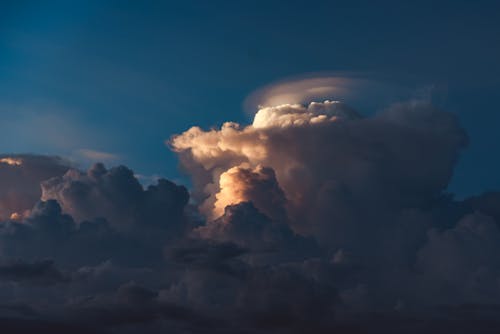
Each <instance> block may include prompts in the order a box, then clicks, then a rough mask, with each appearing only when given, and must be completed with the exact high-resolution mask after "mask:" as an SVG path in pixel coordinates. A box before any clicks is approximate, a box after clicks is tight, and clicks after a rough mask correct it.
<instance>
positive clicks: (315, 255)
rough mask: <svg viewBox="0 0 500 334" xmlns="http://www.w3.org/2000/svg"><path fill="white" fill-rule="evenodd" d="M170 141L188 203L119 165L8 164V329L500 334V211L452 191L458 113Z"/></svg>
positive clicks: (1, 289) (23, 160)
mask: <svg viewBox="0 0 500 334" xmlns="http://www.w3.org/2000/svg"><path fill="white" fill-rule="evenodd" d="M169 144H170V145H171V147H172V148H173V149H174V150H175V151H176V152H177V153H178V154H179V157H180V160H181V164H182V167H183V168H184V170H185V171H187V172H189V173H190V175H191V176H192V179H193V189H192V196H193V198H192V199H191V200H190V198H189V197H190V196H189V194H188V191H187V189H186V188H185V187H183V186H179V185H176V184H174V183H173V182H170V181H168V180H164V179H158V180H155V182H154V184H152V185H150V186H148V187H146V188H145V187H143V186H142V185H141V183H140V182H139V180H138V178H137V176H136V175H135V174H134V173H133V171H132V170H130V169H129V168H127V167H125V166H117V167H111V168H106V167H105V166H104V165H103V164H101V163H97V164H95V165H93V166H92V167H90V168H89V169H88V170H86V171H81V170H79V169H76V168H69V167H68V166H67V165H66V164H64V163H63V162H61V163H58V161H61V160H60V159H57V158H50V157H34V156H16V155H9V156H2V157H1V158H0V182H4V181H5V182H6V183H5V184H9V183H8V182H10V181H11V180H12V183H11V185H10V186H9V187H10V188H8V187H7V188H8V189H11V190H12V191H14V190H15V191H17V192H18V193H19V198H21V199H25V197H26V199H29V200H26V201H25V202H23V203H24V204H23V206H22V208H23V210H24V211H22V213H19V214H18V215H14V216H12V217H10V215H7V214H6V215H5V217H1V218H2V219H0V297H1V299H2V303H0V326H2V328H7V329H12V331H16V330H17V331H18V332H19V331H21V332H22V331H26V330H27V329H29V330H39V331H51V332H56V333H57V332H75V333H79V332H81V333H115V332H120V333H138V332H140V333H158V332H165V331H172V332H176V333H234V332H243V333H263V332H264V333H304V332H315V333H331V332H340V333H358V332H359V333H370V332H373V331H375V332H380V331H381V330H383V331H384V332H389V333H391V332H394V333H400V332H405V333H420V332H425V333H439V332H443V331H446V332H447V331H453V332H457V333H459V332H461V331H462V332H467V331H468V330H470V329H478V330H479V331H481V332H485V331H486V329H487V328H486V327H488V328H489V329H494V330H492V332H495V330H496V331H498V328H500V323H499V322H498V320H497V319H498V317H497V315H498V304H497V300H498V299H499V298H500V289H499V284H498V282H499V280H500V278H499V277H500V271H499V270H498V268H499V267H500V262H499V257H498V252H499V251H500V249H499V247H498V245H499V244H500V230H499V227H500V213H499V211H498V207H500V197H499V194H498V193H497V192H490V193H485V194H482V195H478V196H475V197H471V198H467V199H464V200H461V201H457V200H454V199H453V196H451V195H450V194H447V193H446V189H447V185H448V182H449V180H450V178H451V175H452V173H453V168H454V166H455V163H456V161H457V159H458V156H459V153H460V151H461V150H462V149H463V148H464V147H465V145H466V144H467V137H466V135H465V133H464V131H463V129H462V128H461V127H460V125H459V123H458V120H457V119H456V117H455V116H454V115H453V114H449V113H446V112H443V111H440V110H438V109H436V108H434V107H433V106H431V105H429V104H427V103H419V102H411V103H404V104H397V105H393V106H391V107H390V108H388V109H386V110H385V111H382V112H380V113H379V114H375V115H373V116H370V117H366V116H362V114H361V113H358V112H356V111H354V110H352V109H351V108H350V107H348V106H347V105H345V104H344V103H340V102H333V101H324V102H314V103H308V104H305V105H302V104H284V105H278V106H267V107H263V108H261V109H260V110H259V111H258V112H257V114H256V115H255V118H254V122H253V123H252V124H250V125H247V126H244V125H239V124H236V123H225V124H223V125H222V127H221V128H220V129H210V130H203V129H201V128H199V127H193V128H191V129H189V130H187V131H186V132H184V133H182V134H180V135H177V136H174V137H173V138H172V139H171V141H170V142H169ZM29 159H33V161H30V160H29ZM43 161H46V162H47V165H44V164H43V163H42V162H43ZM35 162H36V163H35ZM30 166H31V167H30ZM44 166H48V167H47V168H46V169H47V170H48V171H50V173H46V174H43V173H42V172H41V171H44V168H42V167H44ZM54 166H56V167H57V168H55V167H54ZM28 167H29V168H32V169H29V168H28ZM28 171H29V172H28ZM52 171H55V172H54V173H52ZM2 173H4V174H2ZM23 173H25V174H23ZM37 173H38V174H37ZM23 175H28V176H30V175H37V176H36V177H31V178H28V177H25V180H21V179H22V176H23ZM14 181H15V182H14ZM24 181H25V182H26V183H22V182H24ZM16 182H17V183H16ZM18 185H19V186H18ZM21 185H22V187H21ZM23 187H25V188H26V189H29V190H30V191H31V190H32V189H38V191H37V192H34V191H33V192H30V191H25V190H24V189H25V188H23ZM40 187H41V188H40ZM7 188H6V189H7ZM25 193H26V194H28V195H29V196H28V195H26V196H25V195H24V194H25ZM35 195H36V196H35ZM5 203H7V202H5ZM195 206H196V207H197V209H198V210H199V212H200V213H201V215H200V214H199V213H198V212H196V210H195ZM6 207H7V206H6ZM8 208H9V211H8V213H10V212H11V211H10V210H12V208H14V206H8ZM16 208H17V207H16ZM24 208H25V209H24ZM485 324H487V325H488V326H486V325H485ZM483 329H484V330H483Z"/></svg>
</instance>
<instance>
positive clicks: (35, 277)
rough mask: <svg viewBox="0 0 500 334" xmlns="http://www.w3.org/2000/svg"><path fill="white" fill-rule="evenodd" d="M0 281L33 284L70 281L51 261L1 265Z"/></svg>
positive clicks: (18, 262)
mask: <svg viewBox="0 0 500 334" xmlns="http://www.w3.org/2000/svg"><path fill="white" fill-rule="evenodd" d="M0 280H6V281H10V282H19V283H24V282H27V283H32V284H43V285H45V284H56V283H65V282H68V281H69V278H68V277H66V276H65V275H64V274H63V273H62V272H60V271H59V270H58V269H57V268H56V267H55V266H54V262H53V261H50V260H45V261H36V262H33V263H25V262H22V261H15V262H11V263H6V264H2V265H0Z"/></svg>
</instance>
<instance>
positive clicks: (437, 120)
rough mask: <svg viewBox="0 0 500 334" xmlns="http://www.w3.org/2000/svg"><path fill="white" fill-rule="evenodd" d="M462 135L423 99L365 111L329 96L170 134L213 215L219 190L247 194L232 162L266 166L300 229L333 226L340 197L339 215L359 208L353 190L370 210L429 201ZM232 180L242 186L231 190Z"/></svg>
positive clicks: (459, 146) (255, 199) (258, 204)
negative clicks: (246, 121)
mask: <svg viewBox="0 0 500 334" xmlns="http://www.w3.org/2000/svg"><path fill="white" fill-rule="evenodd" d="M311 110H313V111H314V112H312V111H311ZM297 115H298V116H297ZM297 119H298V120H300V121H296V120H297ZM313 119H317V120H318V121H315V122H312V121H311V120H313ZM304 120H307V121H304ZM256 124H257V126H256ZM466 143H467V138H466V135H465V133H464V131H463V130H462V128H461V127H460V126H459V124H458V121H457V120H456V118H455V117H454V116H453V115H451V114H448V113H444V112H441V111H439V110H437V109H435V108H434V107H432V106H430V105H427V104H419V103H411V104H401V105H396V106H393V107H392V108H390V109H388V110H387V111H385V112H383V113H380V114H377V115H375V116H373V117H368V118H364V117H360V116H358V115H357V113H355V112H353V111H351V110H350V109H349V108H348V107H343V106H342V105H340V106H338V104H336V103H332V102H329V101H325V102H323V103H311V104H309V105H308V106H307V107H301V106H296V105H282V106H279V107H275V108H264V109H261V110H259V112H257V114H256V115H255V118H254V123H253V124H252V125H248V126H246V127H243V126H240V125H238V124H235V123H225V124H224V125H223V126H222V127H221V128H220V129H219V130H216V129H212V130H209V131H203V130H201V129H200V128H197V127H193V128H191V129H189V130H188V131H186V132H184V133H183V134H181V135H178V136H174V137H173V138H172V140H171V142H170V144H171V146H172V147H173V149H174V150H175V151H176V152H178V153H179V155H180V160H181V164H182V166H183V168H184V169H185V170H187V171H188V172H189V174H190V175H191V176H192V178H193V184H194V186H195V191H194V196H195V198H196V199H198V200H199V201H202V202H203V204H202V205H201V211H202V213H204V214H205V215H206V216H207V217H209V218H210V217H211V218H213V217H216V216H218V215H220V212H221V205H220V204H218V206H216V203H217V196H219V198H224V195H225V194H231V196H229V197H231V199H232V202H233V203H231V204H235V201H237V200H238V196H234V193H239V194H240V193H242V192H241V190H238V187H240V184H242V183H245V181H243V179H244V177H243V174H241V173H240V174H241V176H242V178H241V180H242V181H241V182H236V181H235V177H234V176H235V175H236V174H235V169H233V168H235V167H237V168H238V166H243V167H244V168H246V169H249V170H252V169H255V168H259V167H258V166H261V167H260V168H267V169H269V170H270V169H272V170H273V171H274V174H275V177H276V181H277V185H278V186H279V188H281V190H282V191H283V193H284V197H285V198H286V199H287V213H288V215H289V217H290V219H292V221H293V224H294V228H295V230H296V231H297V232H301V233H315V231H314V230H313V227H314V228H315V227H316V226H318V225H321V224H323V223H324V224H329V221H331V217H326V218H327V220H328V221H324V222H322V220H325V219H324V218H321V217H320V216H319V215H318V213H319V212H320V211H322V210H323V211H325V210H330V209H334V208H336V206H337V204H336V202H337V201H339V202H338V206H339V208H338V209H339V210H338V213H337V214H340V212H345V214H351V213H352V214H357V212H358V211H359V207H357V208H353V212H351V213H349V212H346V210H347V209H349V208H348V205H346V204H347V203H345V201H347V200H348V198H350V201H351V202H357V203H360V204H362V205H365V206H366V207H365V208H364V210H367V209H370V210H371V209H377V208H382V207H383V206H395V207H412V206H420V205H422V204H423V203H424V202H427V201H429V200H432V199H433V198H434V197H436V196H438V195H439V194H440V193H441V191H443V190H444V189H445V188H446V186H447V184H448V182H449V180H450V178H451V175H452V171H453V167H454V165H455V162H456V161H457V159H458V154H459V152H460V150H461V149H462V148H463V147H464V146H465V145H466ZM229 176H231V178H230V182H226V181H227V179H228V177H229ZM221 181H223V182H221ZM229 184H234V185H236V187H235V188H234V189H232V190H231V189H228V185H229ZM247 186H252V187H256V185H255V184H252V185H251V184H249V183H248V182H247ZM245 189H246V190H245V193H246V194H247V196H246V197H245V198H240V199H239V200H241V201H243V200H251V201H253V202H254V204H255V205H256V207H257V209H259V210H262V211H263V212H265V211H266V209H265V208H264V205H263V203H262V202H264V201H259V196H253V197H252V198H248V197H249V194H251V191H249V190H248V187H247V188H245ZM226 197H227V196H226ZM326 197H328V198H326ZM220 202H222V203H224V201H220ZM322 203H324V205H323V204H322ZM318 206H321V207H318ZM325 214H326V212H325ZM346 218H347V217H343V220H345V219H346ZM312 220H315V221H316V222H313V221H312ZM318 232H319V233H321V231H318Z"/></svg>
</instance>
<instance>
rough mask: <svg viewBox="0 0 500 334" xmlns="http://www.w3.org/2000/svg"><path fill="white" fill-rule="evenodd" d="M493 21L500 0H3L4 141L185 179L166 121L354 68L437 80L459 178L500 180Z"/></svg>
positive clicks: (414, 80)
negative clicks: (459, 144) (460, 138)
mask: <svg viewBox="0 0 500 334" xmlns="http://www.w3.org/2000/svg"><path fill="white" fill-rule="evenodd" d="M498 22H500V3H499V2H495V1H491V2H480V1H474V2H472V1H441V2H439V3H435V2H434V3H432V2H429V3H428V4H424V3H422V2H412V3H410V2H407V3H405V2H394V3H393V4H389V3H385V5H384V6H381V4H380V3H376V2H374V1H367V2H358V1H307V2H306V1H304V2H295V1H248V2H247V1H245V2H243V1H227V2H226V1H213V2H208V1H181V2H173V1H163V2H154V1H44V2H40V1H33V2H28V1H12V2H11V3H9V2H8V1H2V2H1V4H0V133H1V136H0V139H1V140H0V151H1V152H5V153H10V152H34V153H44V154H47V153H49V154H60V155H63V156H69V157H73V158H75V159H82V156H81V155H82V153H81V152H82V150H95V151H102V152H109V153H112V154H116V155H118V156H119V159H117V160H116V161H115V163H125V164H127V165H129V166H131V167H132V168H133V169H134V170H135V171H136V172H137V173H140V174H144V175H155V174H156V175H162V176H166V177H168V178H173V179H177V178H179V177H180V176H179V172H178V170H177V163H176V159H175V157H174V155H173V154H172V153H171V152H169V150H168V149H167V147H166V146H165V144H164V141H165V139H168V138H169V137H170V136H171V135H173V134H175V133H180V132H182V131H184V130H185V129H187V128H189V127H190V126H192V125H200V126H203V127H209V126H213V125H218V124H220V123H222V122H224V121H228V120H232V121H238V122H248V121H249V119H250V117H249V115H247V114H245V113H244V111H243V102H244V100H245V98H246V97H247V96H248V95H249V94H250V93H251V92H252V91H254V90H255V89H258V88H259V87H261V86H263V85H266V84H269V83H271V82H273V81H276V80H280V79H283V78H287V77H290V76H296V75H302V74H304V73H311V72H348V73H352V72H355V73H363V74H364V75H366V76H367V77H368V78H369V79H377V80H383V81H384V82H389V83H390V84H391V85H393V86H394V87H404V89H405V90H406V91H408V92H410V93H409V95H410V96H413V95H414V96H418V95H419V94H421V92H422V91H428V90H429V87H431V89H430V90H431V91H432V92H433V94H435V95H437V98H436V101H437V103H438V104H439V106H440V107H442V108H444V109H445V110H448V111H451V112H454V113H456V114H458V115H459V118H460V120H461V122H462V125H463V126H464V127H465V128H466V130H467V132H468V134H469V136H470V145H469V147H468V149H467V150H466V152H464V154H463V156H462V159H461V161H460V163H459V166H458V168H457V169H456V171H455V178H454V180H453V183H452V185H451V188H450V190H452V191H454V192H457V193H458V194H459V195H461V196H462V195H465V194H470V193H477V192H480V191H482V190H486V189H495V188H497V189H498V187H499V186H500V174H499V173H498V171H499V170H500V155H499V154H498V152H499V147H500V132H499V131H498V129H499V125H500V113H499V112H498V107H497V98H498V93H497V92H498V89H499V88H500V61H499V59H500V24H499V23H498ZM351 104H352V105H353V107H355V108H357V109H358V110H359V111H360V112H361V113H364V114H370V113H373V112H376V110H377V109H378V108H383V107H386V106H387V101H386V100H384V99H383V98H380V100H377V98H376V97H372V96H371V97H370V98H369V101H367V98H366V97H365V98H364V97H363V96H360V97H359V100H358V101H352V103H351ZM78 152H80V153H78Z"/></svg>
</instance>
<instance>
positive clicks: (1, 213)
mask: <svg viewBox="0 0 500 334" xmlns="http://www.w3.org/2000/svg"><path fill="white" fill-rule="evenodd" d="M68 169H69V164H68V163H67V162H66V161H64V160H63V159H60V158H58V157H50V156H40V155H30V154H11V155H6V154H2V155H0V219H7V218H9V217H11V216H12V218H14V219H18V218H20V217H22V216H23V215H26V214H27V212H26V211H27V210H29V209H31V208H32V207H33V205H34V204H35V203H36V202H37V201H38V200H39V199H40V196H41V193H42V190H41V188H40V183H41V182H42V181H44V180H46V179H49V178H51V177H55V176H60V175H62V174H64V173H65V172H66V171H67V170H68Z"/></svg>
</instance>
